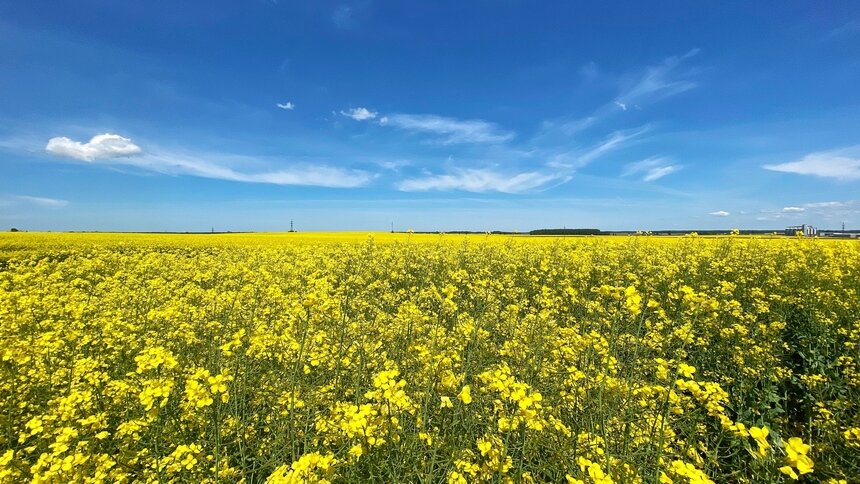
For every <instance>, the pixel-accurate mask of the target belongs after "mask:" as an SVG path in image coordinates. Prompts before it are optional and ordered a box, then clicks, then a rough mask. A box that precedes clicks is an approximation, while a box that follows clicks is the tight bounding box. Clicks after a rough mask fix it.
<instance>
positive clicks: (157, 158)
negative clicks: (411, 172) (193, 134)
mask: <svg viewBox="0 0 860 484" xmlns="http://www.w3.org/2000/svg"><path fill="white" fill-rule="evenodd" d="M133 161H134V162H133V163H129V164H130V165H132V166H136V167H138V168H142V169H145V170H149V171H154V172H157V173H163V174H168V175H190V176H197V177H202V178H213V179H218V180H228V181H236V182H245V183H268V184H272V185H304V186H317V187H328V188H354V187H360V186H363V185H366V184H367V183H369V182H370V181H371V180H372V179H373V178H374V177H373V175H371V174H370V173H368V172H366V171H362V170H350V169H343V168H339V167H334V166H328V165H320V164H294V165H291V166H288V167H279V168H276V169H271V168H270V169H258V170H249V169H247V168H245V169H243V168H242V167H241V165H244V164H247V165H255V164H259V160H256V159H254V158H251V157H244V156H232V155H228V156H223V155H203V156H196V155H192V156H189V155H182V154H173V153H161V154H152V155H148V156H144V157H140V158H135V159H134V160H133ZM243 162H244V163H243ZM234 165H240V166H234Z"/></svg>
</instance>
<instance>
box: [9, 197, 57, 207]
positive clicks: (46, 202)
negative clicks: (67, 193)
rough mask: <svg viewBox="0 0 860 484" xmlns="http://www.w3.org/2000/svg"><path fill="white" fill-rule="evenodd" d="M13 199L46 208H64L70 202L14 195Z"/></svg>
mask: <svg viewBox="0 0 860 484" xmlns="http://www.w3.org/2000/svg"><path fill="white" fill-rule="evenodd" d="M12 198H13V199H15V200H19V201H22V202H26V203H31V204H33V205H38V206H40V207H45V208H63V207H66V206H68V205H69V201H68V200H61V199H58V198H47V197H33V196H30V195H14V196H13V197H12Z"/></svg>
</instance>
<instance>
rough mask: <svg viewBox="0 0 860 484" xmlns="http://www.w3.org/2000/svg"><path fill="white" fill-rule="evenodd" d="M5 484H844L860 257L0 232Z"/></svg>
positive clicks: (497, 241) (855, 407) (855, 431)
mask: <svg viewBox="0 0 860 484" xmlns="http://www.w3.org/2000/svg"><path fill="white" fill-rule="evenodd" d="M0 334H2V338H3V339H2V341H3V344H2V345H0V482H20V481H33V482H93V483H96V482H132V481H147V482H210V483H214V482H237V481H244V482H264V481H266V482H273V483H274V482H372V481H378V482H443V481H447V482H452V483H464V482H569V483H610V482H662V483H687V482H695V483H708V482H781V481H782V482H788V481H794V480H806V481H807V482H812V481H816V482H833V483H839V482H850V481H851V480H856V478H857V476H858V475H860V369H858V368H860V366H859V365H860V354H858V352H860V346H858V340H860V244H857V243H856V242H853V241H834V240H810V239H803V238H766V237H754V238H743V237H740V236H737V235H735V236H730V237H716V238H709V237H678V238H656V237H650V236H631V237H614V238H609V237H606V238H600V237H582V238H524V237H502V236H490V235H488V236H450V235H433V236H429V235H428V236H419V235H410V234H401V235H388V234H377V235H373V236H369V237H368V236H364V235H360V236H359V235H349V234H313V235H299V234H284V235H221V236H219V235H211V236H210V235H206V236H203V235H197V236H193V235H188V236H179V235H175V236H164V235H151V236H148V235H138V236H129V235H110V234H103V235H56V234H54V235H51V234H21V233H17V234H3V235H0Z"/></svg>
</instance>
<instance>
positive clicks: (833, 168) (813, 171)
mask: <svg viewBox="0 0 860 484" xmlns="http://www.w3.org/2000/svg"><path fill="white" fill-rule="evenodd" d="M764 169H766V170H771V171H779V172H783V173H794V174H797V175H812V176H818V177H822V178H835V179H837V180H846V181H854V180H860V147H857V146H854V147H851V148H845V149H840V150H832V151H819V152H816V153H810V154H808V155H806V156H804V157H803V158H802V159H800V160H798V161H790V162H787V163H779V164H776V165H764Z"/></svg>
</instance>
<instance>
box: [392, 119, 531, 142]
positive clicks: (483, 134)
mask: <svg viewBox="0 0 860 484" xmlns="http://www.w3.org/2000/svg"><path fill="white" fill-rule="evenodd" d="M379 124H381V125H383V126H391V127H394V128H399V129H403V130H406V131H412V132H420V133H429V134H434V135H439V136H441V137H442V139H441V143H442V144H446V145H449V144H458V143H502V142H505V141H508V140H510V139H512V138H513V137H514V133H512V132H509V131H503V130H501V129H499V127H498V126H497V125H496V124H494V123H490V122H487V121H484V120H480V119H455V118H448V117H445V116H436V115H433V114H391V115H388V116H385V117H383V118H381V119H380V120H379Z"/></svg>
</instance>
